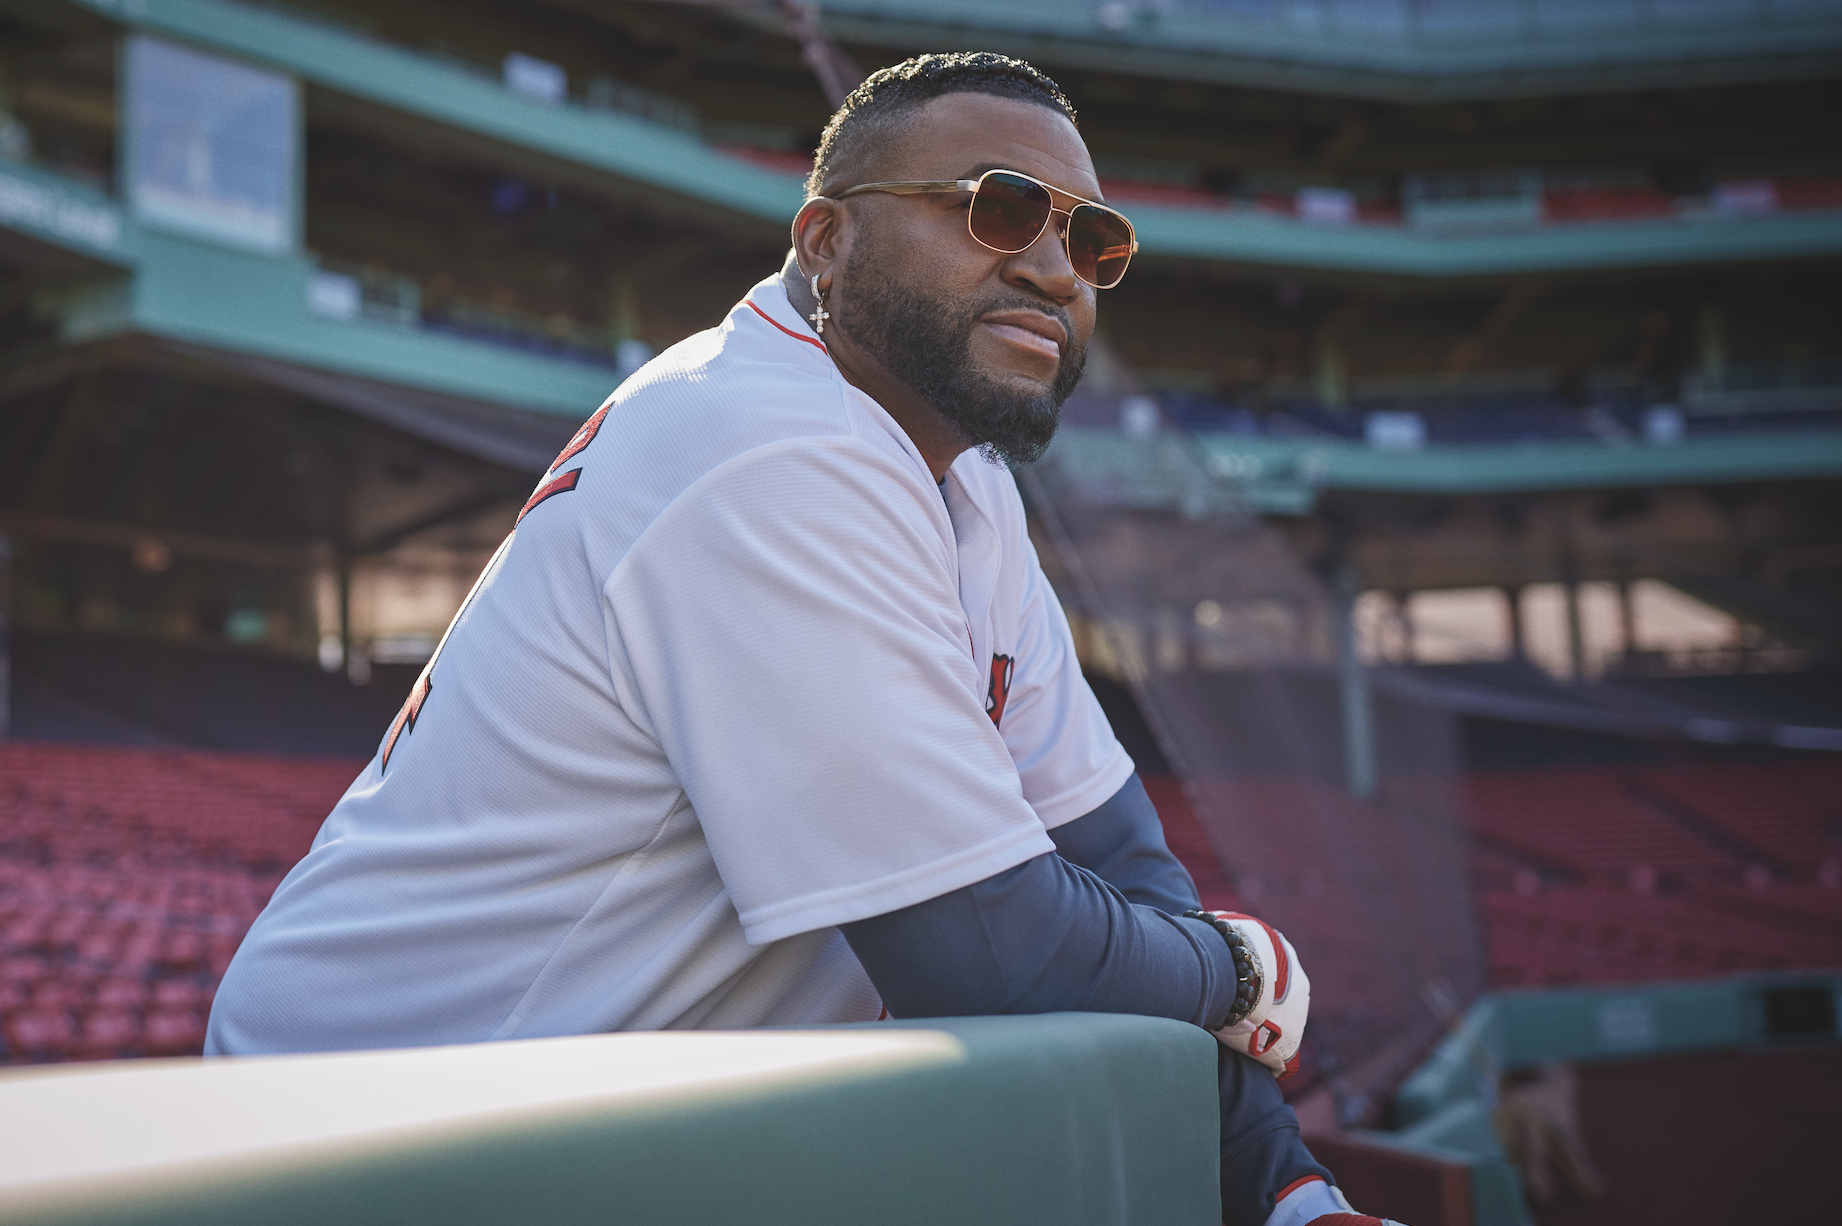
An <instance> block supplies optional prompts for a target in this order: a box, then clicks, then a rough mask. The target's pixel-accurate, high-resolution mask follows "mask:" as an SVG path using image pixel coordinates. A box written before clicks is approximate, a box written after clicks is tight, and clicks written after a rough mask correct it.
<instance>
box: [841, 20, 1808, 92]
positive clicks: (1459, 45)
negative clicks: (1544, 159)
mask: <svg viewBox="0 0 1842 1226" xmlns="http://www.w3.org/2000/svg"><path fill="white" fill-rule="evenodd" d="M1750 8H1751V9H1752V10H1753V11H1741V12H1729V13H1724V14H1723V13H1716V14H1699V15H1694V16H1687V17H1683V16H1676V15H1674V14H1670V13H1666V12H1662V11H1655V10H1653V9H1645V10H1644V11H1643V13H1642V15H1641V16H1634V17H1632V18H1626V19H1623V20H1621V19H1620V18H1619V17H1618V16H1616V15H1613V14H1608V13H1603V12H1596V13H1594V14H1593V17H1592V19H1591V20H1589V21H1580V20H1578V19H1577V18H1576V19H1575V20H1573V21H1571V22H1570V21H1567V20H1565V19H1563V20H1558V21H1556V20H1544V18H1543V14H1542V12H1541V6H1540V5H1539V4H1535V3H1526V2H1525V3H1523V4H1520V5H1517V6H1505V10H1504V13H1503V17H1502V18H1500V19H1499V20H1497V21H1494V22H1492V23H1490V24H1489V25H1487V26H1485V25H1480V26H1479V27H1477V28H1474V29H1472V30H1436V29H1427V28H1425V26H1424V25H1423V24H1422V18H1421V16H1420V14H1419V12H1418V11H1417V9H1414V10H1410V9H1409V7H1408V6H1407V5H1403V6H1402V9H1403V11H1402V14H1401V17H1402V23H1401V24H1400V25H1399V26H1398V27H1396V28H1394V29H1389V28H1386V27H1385V26H1384V25H1382V24H1380V23H1379V22H1373V21H1372V23H1371V24H1341V23H1339V21H1338V17H1337V14H1336V13H1335V11H1334V10H1332V9H1331V8H1329V7H1328V6H1320V5H1309V6H1307V5H1299V6H1297V7H1296V8H1294V7H1293V6H1291V5H1282V6H1278V7H1276V8H1275V10H1274V11H1273V13H1272V15H1270V16H1265V15H1254V14H1250V13H1225V12H1221V11H1219V10H1218V11H1209V10H1207V9H1203V8H1200V7H1194V8H1189V9H1178V10H1161V9H1159V8H1155V7H1153V6H1149V5H1145V6H1140V5H1094V6H1092V7H1081V8H1071V7H1069V6H1068V5H1067V4H1066V3H1063V2H1062V0H1005V2H1004V3H1002V4H992V3H989V2H988V0H926V2H925V3H924V2H922V0H827V3H826V5H825V23H826V26H827V28H828V29H829V30H830V31H831V32H832V33H833V34H835V35H836V36H838V37H839V38H842V39H844V40H846V41H849V42H861V43H869V44H872V45H877V46H888V47H899V48H903V49H910V48H923V47H925V48H935V49H940V50H972V49H979V50H997V51H1006V52H1009V53H1011V54H1013V55H1019V56H1022V57H1023V58H1025V59H1029V60H1032V61H1034V62H1037V63H1041V64H1043V65H1045V66H1052V65H1063V64H1065V65H1069V66H1072V67H1077V68H1088V69H1094V70H1099V71H1103V72H1115V73H1121V72H1123V73H1132V74H1138V75H1143V76H1150V77H1158V78H1164V79H1170V78H1176V79H1182V80H1192V81H1205V82H1210V83H1220V84H1229V85H1250V86H1255V87H1261V88H1268V89H1284V90H1293V91H1298V92H1305V93H1328V94H1337V95H1343V96H1346V97H1357V98H1373V99H1377V100H1382V101H1392V102H1436V101H1448V100H1457V99H1470V98H1502V97H1525V96H1531V95H1541V94H1560V93H1596V92H1603V91H1607V90H1629V89H1656V88H1666V87H1674V88H1681V87H1685V86H1708V85H1722V84H1731V83H1735V82H1745V81H1759V80H1776V79H1784V78H1798V77H1812V76H1823V75H1833V74H1834V73H1836V72H1837V71H1838V69H1839V68H1842V11H1838V10H1837V9H1836V8H1835V7H1834V6H1829V7H1826V8H1806V9H1804V10H1803V11H1801V12H1782V11H1777V10H1776V9H1775V8H1774V7H1773V6H1770V5H1767V4H1764V3H1755V4H1753V5H1751V6H1750ZM1573 11H1574V12H1575V13H1576V14H1577V13H1578V12H1579V11H1580V10H1578V9H1577V8H1575V9H1574V10H1573ZM1109 16H1112V17H1123V18H1124V22H1123V24H1121V25H1119V27H1118V28H1116V29H1109V28H1106V27H1105V26H1104V25H1103V24H1102V20H1103V18H1106V17H1109Z"/></svg>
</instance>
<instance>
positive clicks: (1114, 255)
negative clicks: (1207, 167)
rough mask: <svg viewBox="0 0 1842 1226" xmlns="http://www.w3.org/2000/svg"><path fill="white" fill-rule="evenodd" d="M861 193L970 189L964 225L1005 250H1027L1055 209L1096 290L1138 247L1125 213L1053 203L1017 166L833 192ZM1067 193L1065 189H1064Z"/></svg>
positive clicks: (1113, 280) (1115, 279)
mask: <svg viewBox="0 0 1842 1226" xmlns="http://www.w3.org/2000/svg"><path fill="white" fill-rule="evenodd" d="M859 192H888V193H889V194H890V195H893V196H924V195H930V194H933V193H936V192H971V193H972V208H971V210H970V211H969V212H968V213H967V214H966V228H967V229H968V230H969V231H971V233H972V237H973V238H974V239H975V240H977V241H978V242H979V243H980V244H981V245H982V246H985V247H989V248H991V249H992V250H993V251H997V252H1000V253H1002V254H1004V255H1015V254H1017V253H1018V252H1019V251H1026V250H1028V249H1029V247H1030V245H1031V244H1032V243H1034V242H1035V241H1036V240H1037V239H1038V238H1040V237H1041V236H1042V232H1043V229H1044V228H1045V227H1046V226H1048V224H1049V219H1050V218H1051V217H1052V216H1054V215H1055V214H1057V213H1060V214H1061V215H1062V216H1063V217H1066V218H1067V219H1068V224H1067V225H1066V226H1064V227H1062V247H1063V249H1064V250H1065V251H1067V252H1068V262H1069V264H1070V265H1072V266H1073V267H1074V274H1075V276H1077V277H1079V278H1081V280H1083V281H1085V282H1087V283H1088V284H1089V285H1091V286H1093V287H1094V288H1095V289H1112V288H1113V287H1114V286H1115V285H1118V284H1119V282H1120V280H1121V279H1122V278H1123V277H1124V276H1125V275H1126V265H1128V264H1130V263H1131V262H1132V254H1133V252H1135V251H1137V250H1138V240H1137V239H1136V238H1134V237H1133V234H1132V223H1131V222H1129V221H1127V220H1126V217H1125V214H1124V213H1121V212H1119V211H1118V210H1116V209H1109V208H1108V207H1107V206H1106V205H1104V204H1095V203H1094V202H1093V201H1091V200H1082V199H1081V198H1080V197H1079V196H1075V197H1073V199H1074V200H1076V201H1077V202H1078V203H1076V205H1075V206H1074V207H1073V208H1072V209H1058V208H1056V207H1055V197H1054V194H1053V190H1052V189H1051V188H1050V187H1049V185H1048V184H1047V183H1044V182H1042V181H1041V180H1040V179H1032V178H1031V177H1030V176H1029V175H1025V174H1019V173H1017V172H1016V171H1014V170H988V171H986V172H985V173H984V174H982V175H980V176H979V177H978V178H976V179H938V180H928V181H918V182H912V183H863V184H859V185H858V186H856V187H847V188H845V189H844V190H843V191H841V192H838V193H836V194H834V195H833V196H832V199H834V200H843V199H844V198H845V197H847V196H855V195H857V194H858V193H859ZM1063 194H1064V195H1066V194H1067V193H1063Z"/></svg>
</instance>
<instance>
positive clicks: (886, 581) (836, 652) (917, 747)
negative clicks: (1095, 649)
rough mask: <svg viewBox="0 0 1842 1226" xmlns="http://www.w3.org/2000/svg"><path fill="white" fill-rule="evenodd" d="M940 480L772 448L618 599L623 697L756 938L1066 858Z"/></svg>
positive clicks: (717, 492)
mask: <svg viewBox="0 0 1842 1226" xmlns="http://www.w3.org/2000/svg"><path fill="white" fill-rule="evenodd" d="M917 486H918V481H917V479H916V475H915V474H912V473H906V472H904V471H902V469H901V468H900V465H899V463H898V461H897V460H896V459H894V458H892V457H890V456H887V455H885V454H884V453H883V452H881V451H879V450H877V449H875V448H874V447H871V446H869V445H867V444H865V443H863V442H861V441H857V440H853V439H849V438H838V439H802V440H798V441H797V442H791V443H786V444H776V445H772V446H769V447H764V448H761V449H759V450H756V451H753V452H750V453H748V454H746V455H744V456H741V457H738V458H737V459H735V460H732V461H730V462H728V463H726V464H724V465H722V466H721V467H719V468H718V469H715V470H713V471H712V472H711V473H709V474H707V475H706V476H705V477H704V478H702V479H701V480H700V481H698V482H697V483H696V484H694V485H693V486H691V487H690V488H689V489H687V490H686V491H685V492H684V493H683V494H682V495H681V496H680V497H679V498H678V499H677V500H676V501H675V502H674V503H673V504H672V505H671V506H670V507H668V508H667V509H666V510H665V512H664V513H662V514H661V515H660V517H659V518H658V519H657V520H656V521H655V522H654V523H653V525H652V526H651V527H649V528H648V529H647V531H646V532H645V533H644V534H643V535H642V536H641V538H640V539H639V540H638V541H636V542H635V544H634V546H633V548H632V549H631V550H629V552H628V554H627V556H626V557H625V558H624V559H623V560H622V562H621V564H620V565H619V566H618V567H617V568H616V570H615V572H614V574H613V575H612V576H610V577H609V578H608V580H607V582H606V584H605V585H604V588H603V594H604V597H605V603H606V609H607V617H608V633H609V640H610V641H609V647H610V658H611V660H612V663H613V674H614V675H613V682H614V687H615V691H616V695H617V698H618V699H619V701H620V702H621V704H622V705H623V707H625V708H626V709H627V711H628V714H629V715H630V716H631V717H632V718H634V719H635V720H636V721H638V722H639V723H640V724H641V726H642V727H644V728H646V729H647V730H648V731H649V732H650V734H651V735H652V736H654V737H656V738H657V740H658V742H659V744H660V746H661V748H662V749H663V750H664V752H665V755H666V757H667V758H668V760H669V761H670V762H671V764H672V767H673V769H674V771H675V772H676V773H677V775H678V778H679V780H680V782H681V783H682V785H683V787H684V791H685V795H686V797H687V798H688V799H689V801H690V803H691V805H692V806H693V807H694V808H695V810H696V813H697V817H698V820H699V823H700V824H701V826H702V829H703V832H704V836H705V839H706V840H707V843H708V846H709V849H710V853H711V856H712V858H713V859H714V861H715V863H716V866H717V870H718V872H719V873H720V874H721V875H722V879H723V883H724V886H725V888H726V889H727V891H728V893H729V895H730V898H731V900H732V901H733V903H734V905H735V908H736V912H737V915H738V916H739V918H740V920H741V923H742V927H743V930H744V932H745V934H746V936H747V938H748V940H749V941H750V942H751V943H753V944H757V945H759V944H765V943H767V942H769V941H774V940H779V939H782V938H785V937H789V936H793V935H796V934H798V933H801V932H807V931H811V930H813V929H817V928H824V927H830V926H833V925H837V924H842V923H848V922H851V921H854V920H859V919H864V918H867V917H870V916H873V915H880V914H884V913H886V912H888V911H893V910H896V909H899V908H902V907H906V906H910V905H913V904H914V903H917V902H922V901H924V900H926V899H929V898H933V897H936V896H938V895H940V894H944V893H947V892H948V891H951V890H955V889H958V888H960V887H962V886H965V885H969V884H971V883H972V882H975V881H980V880H983V879H984V878H986V877H989V876H991V875H993V874H995V873H998V872H1002V871H1003V870H1005V869H1007V868H1010V867H1012V866H1014V865H1017V864H1020V863H1022V862H1023V861H1025V860H1027V859H1030V858H1031V857H1033V856H1037V855H1041V854H1043V853H1044V852H1048V851H1052V850H1053V849H1054V845H1053V843H1052V842H1051V841H1050V839H1049V837H1048V834H1047V833H1046V831H1045V829H1044V827H1043V824H1042V823H1041V822H1040V821H1039V820H1038V818H1037V816H1036V813H1035V811H1034V810H1033V809H1032V807H1031V805H1030V802H1029V801H1027V800H1026V799H1025V797H1024V788H1023V782H1022V780H1021V778H1020V776H1019V773H1018V769H1017V767H1016V765H1015V764H1014V763H1013V762H1012V759H1011V755H1010V753H1009V752H1008V751H1007V748H1006V746H1005V744H1004V741H1003V740H1002V738H1001V737H1000V735H999V733H998V731H997V729H995V728H994V727H993V726H992V723H991V720H990V719H989V718H988V717H987V716H986V714H985V712H984V708H983V693H982V690H981V689H980V686H979V684H978V683H979V680H980V677H979V673H978V670H977V669H976V668H975V666H974V665H973V662H972V659H971V655H970V649H969V644H968V641H967V629H966V620H965V614H964V612H963V610H962V609H961V608H960V605H959V600H958V588H957V582H956V579H955V577H954V576H955V573H956V572H955V564H954V559H953V557H952V556H951V553H950V549H951V546H950V544H949V542H950V541H951V533H950V529H948V530H947V531H946V532H945V534H944V537H943V530H942V524H941V523H939V522H935V519H934V515H935V514H936V511H935V509H934V508H932V507H930V506H929V505H928V503H927V502H926V500H925V498H924V497H920V496H917V488H916V487H917ZM919 493H920V494H921V495H925V496H927V497H936V496H935V495H934V492H933V491H931V490H925V489H922V490H920V491H919ZM936 501H937V498H936ZM937 514H938V515H939V516H940V518H941V520H942V521H944V517H945V511H944V508H942V509H940V510H938V512H937ZM1103 799H1104V797H1103Z"/></svg>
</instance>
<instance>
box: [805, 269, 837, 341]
mask: <svg viewBox="0 0 1842 1226" xmlns="http://www.w3.org/2000/svg"><path fill="white" fill-rule="evenodd" d="M819 276H820V274H819V273H816V272H815V273H813V274H812V297H813V300H814V301H816V302H817V303H818V304H819V309H818V310H816V311H814V312H813V313H812V314H810V315H808V316H806V318H807V319H810V320H811V321H812V323H813V327H814V328H815V329H817V331H818V334H819V335H820V336H824V335H825V321H826V320H828V319H830V318H831V312H830V311H828V310H826V309H825V295H824V294H822V293H820V292H819Z"/></svg>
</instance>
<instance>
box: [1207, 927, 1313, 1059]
mask: <svg viewBox="0 0 1842 1226" xmlns="http://www.w3.org/2000/svg"><path fill="white" fill-rule="evenodd" d="M1208 914H1209V915H1211V916H1213V917H1214V918H1215V919H1217V920H1219V921H1222V922H1223V923H1225V924H1226V925H1227V926H1228V928H1229V930H1230V931H1232V932H1233V933H1234V934H1235V936H1237V937H1238V938H1239V939H1240V942H1241V947H1242V949H1244V950H1245V951H1247V952H1248V953H1249V954H1251V955H1252V959H1253V963H1254V977H1255V980H1256V982H1255V983H1253V984H1251V985H1249V988H1250V990H1249V995H1250V996H1251V998H1252V1004H1251V1005H1250V1007H1249V1008H1248V1009H1247V1011H1246V1013H1245V1014H1244V1015H1243V1016H1242V1018H1241V1020H1240V1021H1238V1022H1236V1023H1235V1024H1234V1025H1232V1026H1225V1027H1223V1028H1222V1029H1220V1030H1217V1031H1215V1032H1214V1033H1215V1037H1216V1039H1218V1040H1219V1041H1220V1042H1221V1044H1222V1045H1223V1046H1224V1047H1227V1048H1229V1049H1230V1050H1232V1051H1238V1052H1241V1053H1242V1054H1244V1055H1248V1056H1252V1057H1253V1058H1254V1059H1256V1060H1258V1061H1259V1062H1260V1063H1262V1064H1264V1065H1266V1066H1267V1067H1268V1068H1270V1069H1272V1070H1273V1072H1274V1074H1275V1075H1277V1076H1278V1077H1279V1079H1280V1080H1282V1081H1283V1080H1284V1079H1285V1078H1287V1077H1289V1076H1291V1075H1292V1074H1293V1073H1295V1072H1297V1071H1298V1044H1299V1040H1301V1039H1303V1038H1304V1037H1305V1014H1306V1013H1307V1012H1308V1011H1309V1010H1310V1007H1311V981H1310V980H1309V979H1307V978H1306V977H1305V968H1304V967H1302V966H1300V965H1299V964H1298V954H1297V953H1296V952H1294V951H1293V949H1292V942H1290V941H1288V940H1286V939H1285V937H1284V936H1283V935H1282V934H1281V933H1280V932H1279V930H1278V929H1276V928H1274V927H1273V926H1272V925H1271V924H1268V923H1267V922H1266V921H1264V920H1259V919H1255V918H1254V917H1253V916H1251V915H1243V914H1241V913H1240V912H1239V911H1211V912H1209V913H1208ZM1224 935H1225V934H1224ZM1232 943H1233V942H1232V941H1231V942H1230V944H1232ZM1237 1011H1238V1010H1237Z"/></svg>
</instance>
